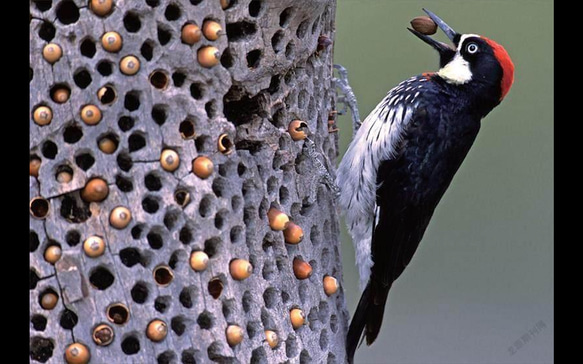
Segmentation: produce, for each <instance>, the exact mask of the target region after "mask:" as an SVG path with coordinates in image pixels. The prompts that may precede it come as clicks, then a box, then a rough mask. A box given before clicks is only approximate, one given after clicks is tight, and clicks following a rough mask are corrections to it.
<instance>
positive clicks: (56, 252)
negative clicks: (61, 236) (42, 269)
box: [44, 245, 63, 265]
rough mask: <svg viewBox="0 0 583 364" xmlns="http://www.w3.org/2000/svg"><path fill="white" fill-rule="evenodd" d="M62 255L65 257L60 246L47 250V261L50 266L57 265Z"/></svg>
mask: <svg viewBox="0 0 583 364" xmlns="http://www.w3.org/2000/svg"><path fill="white" fill-rule="evenodd" d="M61 255H63V251H62V250H61V247H60V246H58V245H51V246H49V247H48V248H46V250H45V254H44V256H45V260H46V261H47V262H49V263H50V264H53V265H54V264H55V263H56V262H57V261H58V260H59V259H61Z"/></svg>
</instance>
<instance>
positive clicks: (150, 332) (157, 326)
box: [146, 319, 168, 342]
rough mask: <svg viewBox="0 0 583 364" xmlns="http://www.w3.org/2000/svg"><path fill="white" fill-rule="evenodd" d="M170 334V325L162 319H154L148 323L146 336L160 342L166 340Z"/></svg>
mask: <svg viewBox="0 0 583 364" xmlns="http://www.w3.org/2000/svg"><path fill="white" fill-rule="evenodd" d="M166 335H168V325H166V323H165V322H164V321H162V320H158V319H155V320H152V321H150V323H149V324H148V328H147V329H146V336H148V338H149V339H150V340H152V341H154V342H159V341H162V340H164V338H166Z"/></svg>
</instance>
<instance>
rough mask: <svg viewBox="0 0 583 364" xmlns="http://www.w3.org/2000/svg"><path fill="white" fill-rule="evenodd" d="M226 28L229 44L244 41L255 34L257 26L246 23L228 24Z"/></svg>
mask: <svg viewBox="0 0 583 364" xmlns="http://www.w3.org/2000/svg"><path fill="white" fill-rule="evenodd" d="M226 28H227V38H229V42H237V41H243V40H246V39H248V38H249V37H251V36H252V35H253V34H255V33H256V32H257V25H255V23H251V22H247V21H240V22H237V23H228V24H227V27H226Z"/></svg>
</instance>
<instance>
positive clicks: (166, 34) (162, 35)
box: [158, 26, 172, 46]
mask: <svg viewBox="0 0 583 364" xmlns="http://www.w3.org/2000/svg"><path fill="white" fill-rule="evenodd" d="M171 39H172V33H170V31H168V30H166V29H164V28H162V27H160V26H158V42H160V45H163V46H165V45H166V44H168V43H169V42H170V40H171Z"/></svg>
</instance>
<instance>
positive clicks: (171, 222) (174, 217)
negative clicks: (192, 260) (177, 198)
mask: <svg viewBox="0 0 583 364" xmlns="http://www.w3.org/2000/svg"><path fill="white" fill-rule="evenodd" d="M180 215H181V213H180V211H178V210H170V211H167V212H166V214H165V215H164V226H166V229H168V230H172V229H174V226H176V224H177V223H178V219H179V218H180ZM173 268H174V267H173Z"/></svg>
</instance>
